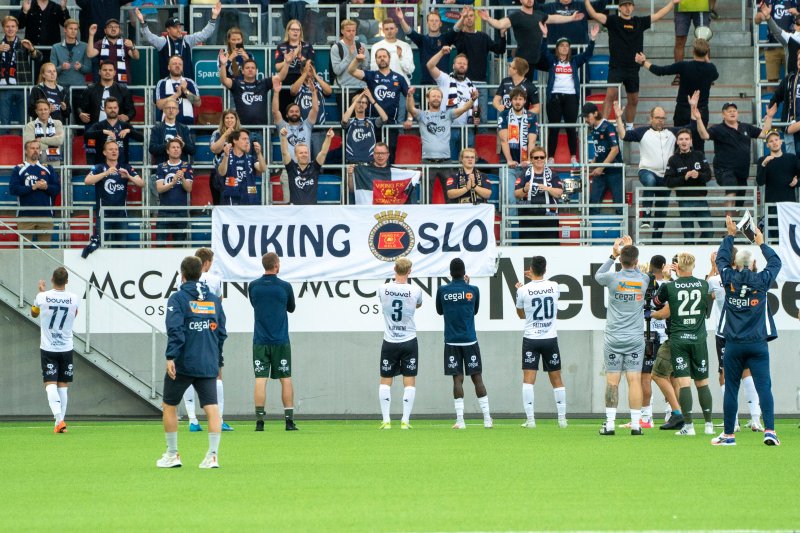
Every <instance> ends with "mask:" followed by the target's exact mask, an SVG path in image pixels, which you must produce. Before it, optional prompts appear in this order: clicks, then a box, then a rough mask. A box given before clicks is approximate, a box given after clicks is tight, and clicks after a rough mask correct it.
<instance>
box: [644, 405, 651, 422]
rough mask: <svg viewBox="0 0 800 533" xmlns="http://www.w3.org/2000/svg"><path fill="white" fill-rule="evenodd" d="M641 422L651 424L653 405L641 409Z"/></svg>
mask: <svg viewBox="0 0 800 533" xmlns="http://www.w3.org/2000/svg"><path fill="white" fill-rule="evenodd" d="M642 420H644V421H645V422H652V421H653V405H652V404H650V405H647V406H643V407H642Z"/></svg>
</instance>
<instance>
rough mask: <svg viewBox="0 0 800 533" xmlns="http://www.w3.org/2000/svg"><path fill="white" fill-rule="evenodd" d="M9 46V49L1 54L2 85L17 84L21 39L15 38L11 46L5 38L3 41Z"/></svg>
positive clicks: (0, 80)
mask: <svg viewBox="0 0 800 533" xmlns="http://www.w3.org/2000/svg"><path fill="white" fill-rule="evenodd" d="M0 42H3V43H5V44H8V46H9V49H8V50H6V51H5V52H2V53H0V85H16V84H17V50H18V49H19V47H20V46H21V44H20V40H19V37H14V41H13V42H12V43H11V44H9V43H7V42H6V40H5V38H3V40H2V41H0Z"/></svg>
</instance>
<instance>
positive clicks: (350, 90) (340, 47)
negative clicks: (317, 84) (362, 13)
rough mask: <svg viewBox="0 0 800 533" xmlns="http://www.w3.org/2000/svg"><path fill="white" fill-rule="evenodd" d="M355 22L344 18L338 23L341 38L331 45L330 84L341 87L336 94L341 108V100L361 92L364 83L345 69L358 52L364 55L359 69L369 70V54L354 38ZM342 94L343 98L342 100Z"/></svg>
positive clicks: (346, 99) (348, 99) (348, 98)
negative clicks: (340, 90) (339, 91)
mask: <svg viewBox="0 0 800 533" xmlns="http://www.w3.org/2000/svg"><path fill="white" fill-rule="evenodd" d="M357 26H358V25H357V24H356V23H355V22H354V21H352V20H350V19H345V20H343V21H342V23H341V24H340V25H339V28H340V33H341V35H342V38H341V40H339V41H336V42H335V43H333V46H331V85H333V84H334V83H335V84H337V85H338V86H339V87H341V88H342V92H341V93H337V94H336V103H337V105H338V106H339V108H340V109H341V108H342V101H345V102H349V101H350V96H351V95H353V94H356V93H357V92H361V90H362V89H364V87H366V83H365V82H363V81H362V80H360V79H358V78H356V77H355V76H353V75H352V74H350V73H349V72H348V71H347V67H349V66H350V63H351V62H352V61H353V58H354V57H356V56H357V55H358V54H359V52H361V54H362V55H363V56H364V60H363V61H362V62H361V64H360V65H359V68H360V69H361V70H369V55H368V54H367V53H366V52H367V49H366V48H365V47H364V45H363V44H362V43H360V42H359V41H358V40H357V39H356V28H357ZM343 95H344V100H342V98H343Z"/></svg>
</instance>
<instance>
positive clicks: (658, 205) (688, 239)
mask: <svg viewBox="0 0 800 533" xmlns="http://www.w3.org/2000/svg"><path fill="white" fill-rule="evenodd" d="M672 191H676V194H680V193H681V192H688V191H692V192H701V191H702V192H705V193H706V195H705V196H696V197H695V196H688V197H687V196H671V195H672ZM728 192H730V193H737V194H739V193H741V194H742V196H736V197H735V198H731V197H729V196H726V193H728ZM654 195H662V196H654ZM757 200H758V192H757V188H756V187H724V188H723V187H721V186H717V187H676V188H675V189H668V188H666V187H637V188H636V189H634V201H633V209H634V213H635V216H634V224H635V225H634V241H635V242H636V243H639V244H717V243H718V242H719V239H720V237H721V236H722V234H723V232H724V230H725V215H726V214H729V213H738V214H741V212H742V210H744V209H747V210H749V211H750V213H751V214H752V215H753V216H757V213H758V210H757V208H758V202H757ZM733 201H735V202H736V204H734V205H731V203H732V202H733ZM645 211H649V212H650V215H649V216H643V214H644V212H645ZM695 222H697V226H695V224H694V223H695ZM643 223H645V225H644V227H643V226H642V224H643ZM656 226H659V227H658V228H657V227H656Z"/></svg>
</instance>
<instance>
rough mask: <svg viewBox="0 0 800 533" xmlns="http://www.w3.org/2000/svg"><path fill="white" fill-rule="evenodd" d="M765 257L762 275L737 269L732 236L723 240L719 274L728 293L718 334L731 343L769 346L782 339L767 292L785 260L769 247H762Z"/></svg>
mask: <svg viewBox="0 0 800 533" xmlns="http://www.w3.org/2000/svg"><path fill="white" fill-rule="evenodd" d="M761 253H763V254H764V258H765V259H766V260H767V266H766V267H765V268H764V270H762V271H761V272H753V271H752V270H736V269H735V268H733V259H734V258H733V257H732V255H733V237H732V236H730V235H728V236H726V237H725V238H724V239H722V244H721V245H720V247H719V250H718V251H717V270H719V272H720V277H721V280H722V286H723V288H724V289H725V306H724V307H723V308H722V314H721V315H720V317H719V329H718V331H720V332H722V336H723V337H725V340H726V341H727V342H741V343H747V342H766V341H771V340H772V339H776V338H777V337H778V331H777V330H776V329H775V322H774V321H773V320H772V315H771V314H770V312H769V305H768V304H767V291H769V288H770V285H772V282H773V281H774V280H775V278H777V277H778V272H780V271H781V260H780V258H779V257H778V254H776V253H775V250H773V249H772V248H770V247H769V246H768V245H766V244H762V245H761Z"/></svg>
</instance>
